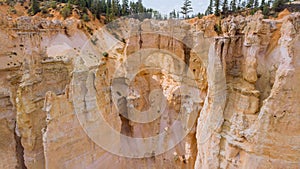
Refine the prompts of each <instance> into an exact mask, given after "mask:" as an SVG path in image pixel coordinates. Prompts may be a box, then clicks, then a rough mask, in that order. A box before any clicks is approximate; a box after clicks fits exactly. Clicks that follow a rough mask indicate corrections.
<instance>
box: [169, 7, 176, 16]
mask: <svg viewBox="0 0 300 169" xmlns="http://www.w3.org/2000/svg"><path fill="white" fill-rule="evenodd" d="M170 18H176V11H175V9H174V10H173V11H172V12H170Z"/></svg>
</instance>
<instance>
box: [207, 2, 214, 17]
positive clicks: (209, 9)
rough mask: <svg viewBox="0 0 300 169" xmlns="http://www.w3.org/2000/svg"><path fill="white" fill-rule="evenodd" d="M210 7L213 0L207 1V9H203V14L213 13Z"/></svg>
mask: <svg viewBox="0 0 300 169" xmlns="http://www.w3.org/2000/svg"><path fill="white" fill-rule="evenodd" d="M212 7H213V1H212V0H210V1H209V5H208V7H207V9H206V11H205V15H211V14H213V9H212Z"/></svg>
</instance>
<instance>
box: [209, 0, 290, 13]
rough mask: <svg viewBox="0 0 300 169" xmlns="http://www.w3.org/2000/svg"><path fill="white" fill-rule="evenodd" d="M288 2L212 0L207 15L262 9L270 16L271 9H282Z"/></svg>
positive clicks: (278, 0)
mask: <svg viewBox="0 0 300 169" xmlns="http://www.w3.org/2000/svg"><path fill="white" fill-rule="evenodd" d="M286 2H289V0H268V1H267V0H261V2H259V1H258V0H231V1H230V2H229V1H228V0H223V1H220V0H210V3H209V6H208V7H207V10H206V11H205V15H210V14H215V15H216V16H220V15H223V16H224V15H225V16H226V15H228V14H230V13H236V12H240V11H244V10H245V9H250V10H251V14H254V13H255V12H256V11H258V10H261V11H262V13H263V14H264V15H266V16H268V15H270V12H271V11H274V12H279V11H281V10H282V9H281V7H282V5H283V4H285V3H286Z"/></svg>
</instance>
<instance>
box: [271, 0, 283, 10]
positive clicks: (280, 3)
mask: <svg viewBox="0 0 300 169" xmlns="http://www.w3.org/2000/svg"><path fill="white" fill-rule="evenodd" d="M284 3H285V1H284V0H275V1H274V2H273V5H272V9H273V10H274V11H275V12H279V11H281V8H282V6H283V5H284Z"/></svg>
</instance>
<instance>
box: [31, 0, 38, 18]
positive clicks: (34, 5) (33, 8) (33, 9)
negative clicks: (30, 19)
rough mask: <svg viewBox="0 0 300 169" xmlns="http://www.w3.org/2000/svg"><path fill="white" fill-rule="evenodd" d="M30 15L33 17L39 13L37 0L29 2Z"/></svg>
mask: <svg viewBox="0 0 300 169" xmlns="http://www.w3.org/2000/svg"><path fill="white" fill-rule="evenodd" d="M30 10H31V14H32V15H35V14H36V13H38V12H40V11H41V9H40V4H39V2H38V1H37V0H32V1H31V8H30Z"/></svg>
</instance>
